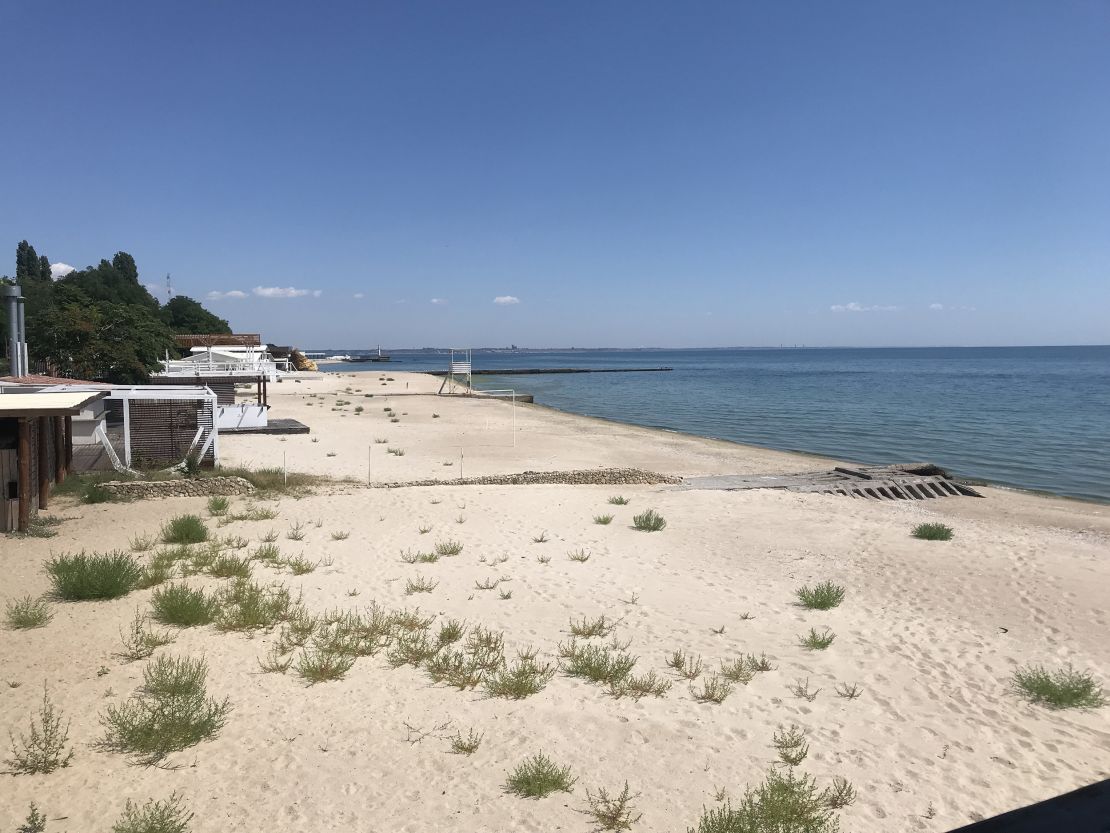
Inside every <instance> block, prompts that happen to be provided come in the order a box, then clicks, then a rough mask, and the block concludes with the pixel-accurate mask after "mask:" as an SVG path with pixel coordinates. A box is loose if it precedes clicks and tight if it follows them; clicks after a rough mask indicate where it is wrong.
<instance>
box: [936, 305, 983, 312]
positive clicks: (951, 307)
mask: <svg viewBox="0 0 1110 833" xmlns="http://www.w3.org/2000/svg"><path fill="white" fill-rule="evenodd" d="M929 309H931V310H934V311H936V312H939V311H941V310H947V311H948V312H975V307H969V306H966V305H964V304H929Z"/></svg>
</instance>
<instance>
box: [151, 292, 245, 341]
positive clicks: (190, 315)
mask: <svg viewBox="0 0 1110 833" xmlns="http://www.w3.org/2000/svg"><path fill="white" fill-rule="evenodd" d="M162 320H163V321H164V322H166V326H167V327H169V328H170V332H172V333H173V334H174V335H177V334H179V333H198V334H205V333H230V332H231V325H229V324H228V323H227V321H226V320H224V319H223V318H220V317H219V316H217V315H213V314H212V313H211V312H209V311H208V310H206V309H205V308H204V307H203V306H201V305H200V304H199V303H197V302H196V301H194V300H193V299H192V298H190V297H188V296H186V295H176V296H174V297H173V298H171V299H170V301H169V302H168V303H167V304H166V305H165V306H163V307H162Z"/></svg>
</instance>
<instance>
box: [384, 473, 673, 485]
mask: <svg viewBox="0 0 1110 833" xmlns="http://www.w3.org/2000/svg"><path fill="white" fill-rule="evenodd" d="M681 482H682V478H681V477H672V476H671V475H667V474H656V473H655V472H653V471H644V470H643V469H576V470H574V471H525V472H520V473H519V474H492V475H486V476H485V477H465V478H461V479H456V480H409V481H404V482H399V483H374V484H372V485H373V486H374V487H375V488H379V489H399V488H402V487H405V486H540V485H567V486H655V485H658V484H660V483H670V484H674V483H681Z"/></svg>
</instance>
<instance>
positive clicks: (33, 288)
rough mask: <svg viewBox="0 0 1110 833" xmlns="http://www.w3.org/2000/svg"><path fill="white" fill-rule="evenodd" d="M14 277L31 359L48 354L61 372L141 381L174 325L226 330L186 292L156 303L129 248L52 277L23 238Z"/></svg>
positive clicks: (47, 263) (53, 367)
mask: <svg viewBox="0 0 1110 833" xmlns="http://www.w3.org/2000/svg"><path fill="white" fill-rule="evenodd" d="M16 280H17V281H18V282H19V283H20V284H22V286H23V295H24V297H25V298H26V299H27V302H26V313H27V341H28V346H29V349H30V353H31V358H32V361H35V360H46V362H47V364H48V365H49V366H50V368H51V371H52V372H54V373H58V374H60V375H63V376H72V377H77V378H84V379H105V380H107V381H110V382H118V383H125V384H126V383H131V384H134V383H142V382H146V381H149V378H150V372H151V371H152V370H155V369H157V367H158V360H159V359H161V358H162V357H163V356H164V355H165V353H166V352H167V351H168V350H173V349H174V343H173V331H174V330H175V329H176V331H178V332H212V333H224V332H227V333H229V332H231V328H230V327H229V326H228V323H227V322H226V321H224V320H223V319H221V318H218V317H216V316H215V315H213V314H212V313H210V312H209V311H208V310H206V309H204V307H203V306H201V305H200V304H198V303H197V302H196V301H194V300H192V299H191V298H185V297H180V298H174V299H173V300H172V301H171V302H170V304H167V306H166V308H165V309H163V308H160V307H159V305H158V301H157V300H156V299H155V298H154V296H153V295H151V294H150V293H149V292H148V291H147V290H146V287H144V286H143V285H142V283H140V282H139V270H138V266H137V265H136V264H135V259H134V258H133V257H132V256H131V255H129V254H128V253H127V252H116V254H115V256H114V257H113V258H112V260H111V262H109V261H107V260H102V261H100V263H99V264H97V265H96V266H89V267H87V268H85V269H81V270H78V271H74V272H70V273H69V274H68V275H66V276H65V277H63V278H61V279H60V280H57V281H54V280H52V279H51V277H50V261H49V259H48V258H46V257H40V256H39V255H38V253H37V252H36V251H35V250H34V247H33V246H31V244H30V243H28V242H27V241H26V240H24V241H22V242H21V243H20V244H19V245H18V246H17V247H16ZM3 327H4V322H0V329H3ZM178 327H180V328H181V329H177V328H178Z"/></svg>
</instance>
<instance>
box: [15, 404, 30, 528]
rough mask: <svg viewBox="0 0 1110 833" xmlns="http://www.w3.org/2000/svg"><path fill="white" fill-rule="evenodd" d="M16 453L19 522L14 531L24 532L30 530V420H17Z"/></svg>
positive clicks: (25, 418)
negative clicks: (17, 442) (17, 438)
mask: <svg viewBox="0 0 1110 833" xmlns="http://www.w3.org/2000/svg"><path fill="white" fill-rule="evenodd" d="M16 453H17V454H18V455H19V460H18V461H17V466H18V469H19V520H18V521H17V522H16V529H18V530H19V531H20V532H26V531H27V530H28V529H30V528H31V420H30V418H29V417H20V418H19V444H18V446H17V450H16Z"/></svg>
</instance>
